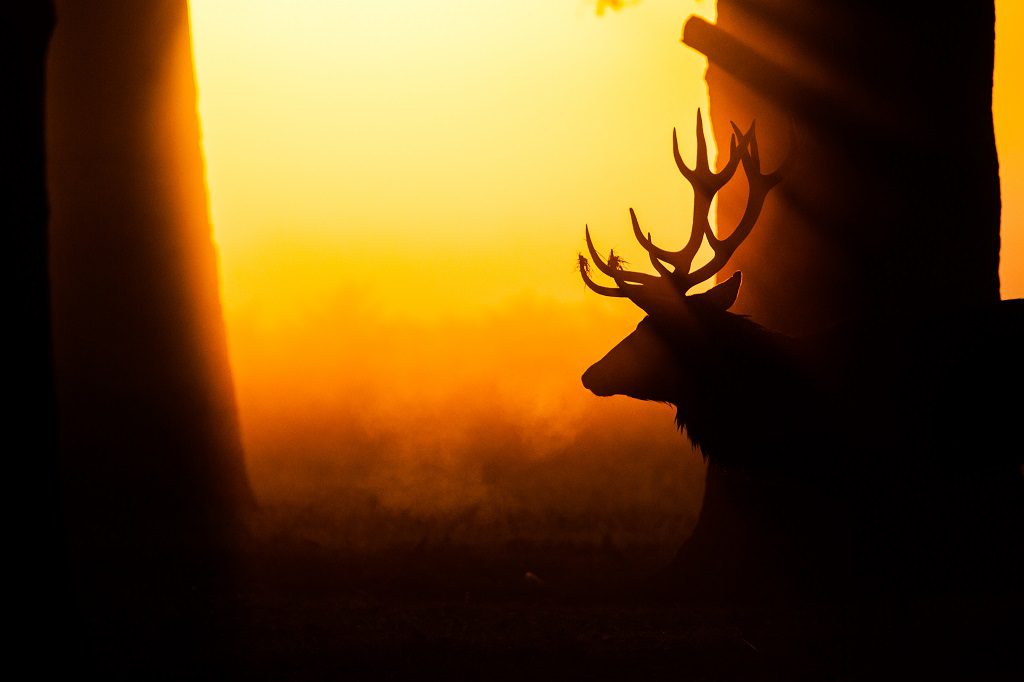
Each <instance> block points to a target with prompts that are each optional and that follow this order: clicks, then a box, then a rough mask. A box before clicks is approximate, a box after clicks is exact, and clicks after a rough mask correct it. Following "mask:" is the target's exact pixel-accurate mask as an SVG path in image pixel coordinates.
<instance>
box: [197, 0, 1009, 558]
mask: <svg viewBox="0 0 1024 682" xmlns="http://www.w3.org/2000/svg"><path fill="white" fill-rule="evenodd" d="M623 4H628V5H629V11H623V12H606V13H605V15H604V16H603V17H602V18H599V17H598V16H597V12H596V11H595V9H602V8H615V7H618V6H620V5H623ZM713 7H714V5H713V2H711V0H703V1H702V0H689V1H685V0H645V2H642V3H638V4H637V3H620V2H608V1H605V0H598V1H597V2H596V3H595V2H583V1H582V0H564V1H553V0H520V1H518V2H508V1H505V2H497V1H490V2H488V1H485V0H439V1H438V2H432V3H425V2H411V1H408V0H406V1H402V0H365V1H363V2H354V1H353V2H334V1H329V0H293V1H291V2H280V1H275V0H192V1H191V14H192V23H193V43H194V51H195V57H196V68H197V79H198V89H199V107H200V113H201V117H202V125H203V130H204V135H205V138H204V149H205V154H206V161H207V177H208V183H209V189H210V202H211V207H210V210H211V214H212V218H213V223H214V228H215V234H216V240H217V243H218V246H219V248H220V254H221V270H222V278H223V291H222V294H223V304H224V309H225V315H226V319H227V325H228V335H229V343H230V347H231V357H232V362H233V365H234V374H235V379H236V385H237V390H238V397H239V404H240V409H241V416H242V425H243V431H244V436H245V441H246V451H247V453H248V456H249V460H250V461H249V468H250V472H251V474H252V477H253V483H254V485H255V487H256V489H257V493H258V494H259V495H260V496H261V498H262V499H263V500H264V501H267V500H268V499H273V498H275V496H277V498H279V499H283V498H284V497H288V496H290V497H291V498H296V497H301V496H303V495H309V496H312V495H320V496H330V495H337V496H338V497H339V498H345V499H352V497H353V496H354V495H355V493H354V492H353V491H354V490H356V489H360V490H364V492H367V494H370V495H372V496H373V499H374V500H375V501H376V502H379V503H381V504H383V505H385V506H386V507H389V508H392V509H412V510H415V511H419V512H422V511H424V510H435V509H442V510H455V509H457V508H459V507H468V506H472V505H476V504H478V503H480V502H481V501H482V500H484V499H486V498H488V496H489V495H490V498H489V499H490V501H491V502H492V503H493V504H499V506H503V507H505V508H509V507H515V506H516V505H517V504H520V505H522V506H523V507H529V506H530V505H531V504H534V505H535V503H538V499H539V498H541V497H545V496H547V497H546V498H545V500H546V502H543V503H547V504H551V505H554V504H556V502H554V500H560V499H562V498H564V497H565V496H566V495H568V494H569V491H568V489H567V485H568V484H567V483H566V481H571V480H573V478H572V474H571V473H570V474H566V476H565V477H563V478H560V479H558V481H560V482H561V483H560V484H558V483H555V482H552V481H551V480H544V481H539V480H532V481H530V485H529V486H526V487H524V488H522V489H524V490H525V489H526V488H527V487H528V488H529V491H530V492H529V495H530V496H532V497H531V498H530V500H525V499H518V498H516V499H511V498H509V496H508V494H507V492H508V489H507V488H506V489H504V490H505V493H503V494H504V495H505V496H504V497H502V496H500V495H495V494H493V491H494V485H495V484H494V481H493V480H492V479H493V476H494V473H493V471H494V462H495V461H496V460H495V458H496V457H498V458H499V459H500V458H502V457H504V458H505V459H506V460H507V459H509V458H511V459H516V458H519V459H520V460H525V461H534V460H538V459H545V458H547V459H548V460H551V461H554V460H559V459H561V460H563V461H565V462H566V463H567V464H566V467H565V468H566V470H567V471H569V472H572V471H578V472H580V475H581V476H582V475H586V476H589V477H590V478H591V479H592V480H597V479H596V478H594V477H595V476H597V475H598V474H597V473H595V472H597V471H598V469H597V468H596V467H599V466H600V465H599V464H595V462H608V461H613V462H615V466H614V470H613V471H612V470H609V471H607V472H605V473H606V474H607V478H606V479H604V480H603V483H601V486H600V491H599V493H595V494H599V495H600V496H601V499H602V503H604V504H613V498H615V496H616V495H618V496H619V498H620V499H621V500H626V502H628V501H629V500H636V499H639V498H640V497H643V496H646V497H645V499H648V500H649V499H654V498H656V497H657V496H658V495H659V494H660V495H662V498H664V497H665V496H666V495H667V494H668V493H666V490H665V489H659V488H658V486H659V485H663V486H674V485H679V482H678V481H667V479H666V478H665V476H664V472H665V471H666V469H661V470H657V469H652V468H650V467H647V464H644V463H637V465H636V466H635V467H634V468H633V469H630V468H629V467H630V466H631V465H630V463H629V462H623V461H621V459H620V456H621V453H622V452H631V453H642V454H640V455H637V456H640V457H648V458H649V459H648V460H645V462H647V463H648V464H649V462H650V461H651V460H652V459H658V461H665V462H667V461H673V458H675V457H677V456H678V452H679V451H680V450H681V448H682V440H681V439H680V437H679V435H678V434H677V433H676V432H675V430H674V429H673V427H672V425H671V420H670V419H669V418H668V414H667V412H665V411H660V410H652V409H651V408H650V407H649V406H646V405H643V404H639V403H637V404H634V403H632V402H631V401H629V400H628V399H597V398H594V397H593V396H590V395H589V394H588V393H587V392H586V391H585V390H583V389H582V387H581V386H580V383H579V376H580V374H581V373H582V371H583V370H584V369H585V368H586V367H587V365H589V364H590V363H591V362H593V361H594V360H596V359H597V358H599V357H600V356H601V355H602V354H603V353H604V352H605V351H607V350H608V349H609V348H610V347H611V346H612V344H614V343H615V342H617V341H618V340H619V339H621V338H622V337H623V336H624V335H625V334H626V333H627V332H628V331H629V330H630V329H631V328H632V326H633V324H635V322H636V321H637V319H638V318H639V316H640V314H639V313H638V312H637V311H636V310H635V308H633V307H632V306H630V305H623V304H622V302H621V301H614V300H608V299H603V298H601V297H598V296H594V295H591V294H589V293H588V292H587V291H586V290H585V289H584V287H583V285H582V284H581V283H580V281H579V278H578V276H577V274H576V272H575V271H574V267H573V266H574V254H575V252H576V251H577V250H579V249H581V248H582V246H583V243H582V232H583V224H584V223H585V222H587V223H589V224H590V227H591V229H592V230H593V233H594V235H595V239H596V240H597V242H598V245H599V247H601V248H602V249H607V248H609V247H611V246H614V247H616V248H618V249H621V250H622V253H623V255H624V256H625V257H626V258H627V259H628V260H631V261H633V262H643V260H644V259H643V256H642V254H641V253H639V252H638V249H637V248H636V247H635V246H634V241H633V239H632V236H631V234H630V231H629V222H628V220H629V219H628V214H627V208H628V207H630V206H633V207H635V208H636V209H637V212H638V215H639V216H640V219H641V222H642V223H643V224H644V225H645V227H647V228H648V229H650V230H651V231H652V232H653V233H654V235H655V236H656V237H657V238H658V239H659V241H661V242H664V243H666V244H667V245H669V246H671V245H672V244H673V242H676V243H677V244H678V242H681V241H682V238H683V237H684V235H685V233H684V229H683V228H684V226H685V225H687V224H688V220H689V211H690V206H689V204H690V197H689V191H688V189H687V188H686V187H685V184H684V183H683V182H682V181H681V179H680V178H679V177H678V175H677V173H676V170H675V168H674V165H673V163H672V160H671V154H670V151H669V150H670V147H669V141H670V132H671V129H672V127H673V126H678V127H680V129H681V130H682V131H683V134H682V135H681V136H680V139H681V141H682V143H683V144H684V147H688V149H684V154H685V153H688V154H689V158H692V154H693V140H692V137H691V136H690V134H689V131H690V130H691V127H692V121H693V117H694V113H695V110H696V109H697V107H706V100H707V94H706V91H705V86H704V81H703V71H704V68H705V62H704V60H703V58H702V57H701V56H700V55H699V54H697V53H696V52H694V51H693V50H690V49H688V48H686V47H684V46H682V45H681V44H680V43H679V31H680V28H681V26H682V24H683V22H684V20H685V18H686V16H687V15H688V14H689V13H697V14H700V15H702V16H704V17H705V18H707V19H709V20H713V18H714V17H713V16H712V15H713ZM996 8H997V25H996V31H997V42H996V50H997V57H996V73H995V97H994V117H995V123H996V132H997V142H998V145H999V152H1000V161H1001V170H1002V192H1003V203H1004V210H1003V216H1004V217H1003V253H1002V258H1003V264H1002V270H1001V276H1002V281H1003V294H1004V297H1013V296H1024V126H1022V125H1021V124H1020V121H1022V120H1024V96H1022V94H1021V93H1024V62H1022V60H1024V51H1022V50H1020V49H1017V47H1016V46H1019V45H1021V44H1024V8H1022V7H1021V5H1020V3H1019V2H1017V1H1016V0H997V2H996ZM609 453H611V454H609ZM609 457H610V458H611V459H609ZM659 458H660V459H659ZM298 461H301V462H302V463H303V465H302V466H298ZM503 461H504V460H503ZM311 463H312V464H311ZM502 466H505V465H502ZM691 466H692V469H693V471H694V472H695V473H694V475H693V476H692V481H691V482H690V483H688V484H687V485H694V486H696V485H699V484H697V483H695V481H697V480H698V479H699V471H698V468H699V466H698V464H697V463H696V462H695V461H694V462H692V465H691ZM488 467H490V468H488ZM498 468H499V469H500V467H498ZM516 470H517V469H516V468H515V465H511V464H510V465H508V466H506V469H503V470H502V471H506V472H507V471H516ZM310 472H312V474H311V473H310ZM645 472H646V473H645ZM645 476H646V478H645ZM659 476H660V477H661V478H660V479H659V478H658V477H659ZM545 485H547V486H548V487H549V488H551V490H550V491H549V490H547V488H544V486H545ZM616 485H619V486H620V487H619V489H618V490H615V489H614V488H615V486H616ZM645 485H646V486H649V488H647V489H643V490H641V488H643V486H645ZM659 490H660V492H658V491H659ZM577 492H579V491H577ZM668 492H672V491H668ZM691 492H692V491H691ZM580 494H583V493H580ZM631 496H632V497H631ZM683 498H685V499H683ZM683 498H680V499H682V500H683V502H684V503H689V504H690V505H692V507H693V510H695V509H696V507H697V505H699V496H694V495H692V494H688V495H687V496H683ZM495 500H498V501H497V502H496V501H495ZM543 503H541V504H543ZM624 503H625V502H624ZM311 504H312V502H311ZM665 532H666V533H667V534H668V536H670V537H671V538H672V541H674V540H675V539H676V538H677V537H678V533H677V532H674V531H665Z"/></svg>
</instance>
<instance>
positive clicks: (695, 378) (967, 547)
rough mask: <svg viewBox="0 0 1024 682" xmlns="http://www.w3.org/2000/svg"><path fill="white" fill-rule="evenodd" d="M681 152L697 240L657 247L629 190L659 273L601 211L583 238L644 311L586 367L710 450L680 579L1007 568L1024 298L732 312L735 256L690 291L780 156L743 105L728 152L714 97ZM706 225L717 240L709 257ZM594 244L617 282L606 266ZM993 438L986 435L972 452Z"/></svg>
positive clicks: (822, 578) (946, 580)
mask: <svg viewBox="0 0 1024 682" xmlns="http://www.w3.org/2000/svg"><path fill="white" fill-rule="evenodd" d="M673 152H674V156H675V161H676V165H677V167H678V168H679V172H680V173H681V174H682V176H683V177H684V178H685V179H686V180H687V181H688V182H689V184H690V185H691V186H692V188H693V193H694V208H693V221H692V226H691V230H690V235H689V238H688V240H687V242H686V244H685V245H684V246H683V248H682V249H680V250H678V251H668V250H665V249H662V248H660V247H658V246H657V245H656V244H655V243H654V242H653V240H652V237H651V234H650V233H647V234H644V231H643V230H642V229H641V228H640V224H639V221H638V219H637V216H636V213H635V212H634V211H633V210H632V209H630V218H631V221H632V226H633V233H634V235H635V237H636V240H637V241H638V242H639V243H640V245H641V246H642V247H643V248H644V250H646V251H647V253H648V255H649V260H650V264H651V266H652V267H653V269H654V271H655V274H651V273H647V272H638V271H633V270H627V269H626V268H625V266H624V265H625V264H624V262H623V260H622V259H621V258H620V257H619V256H617V255H616V254H615V252H614V250H613V251H611V252H610V253H609V256H608V258H607V259H603V258H601V256H600V255H599V253H598V250H597V249H596V247H595V246H594V243H593V240H592V238H591V235H590V230H589V226H588V227H587V228H586V229H585V236H586V244H587V250H588V252H589V258H588V257H587V256H584V255H583V254H580V255H579V257H578V265H579V271H580V274H581V276H582V278H583V281H584V282H585V284H586V285H587V287H589V288H590V289H591V290H593V291H594V292H596V293H598V294H601V295H603V296H613V297H622V298H627V299H629V300H630V301H632V302H633V303H634V304H635V305H637V306H638V307H639V308H641V309H642V310H643V311H644V312H645V313H646V316H645V317H644V319H643V320H642V321H641V322H640V323H639V325H638V326H637V328H636V330H635V331H634V332H632V333H631V334H629V335H628V336H627V337H626V338H625V339H623V340H622V341H621V342H620V343H619V344H618V345H616V346H615V347H614V348H613V349H612V350H611V351H610V352H609V353H608V354H607V355H606V356H605V357H604V358H602V359H601V360H599V361H598V362H597V363H595V364H594V365H593V366H591V367H590V368H589V369H588V370H587V371H586V372H585V373H584V374H583V384H584V386H585V387H586V388H588V389H589V390H591V391H592V392H593V393H595V394H597V395H599V396H610V395H625V396H630V397H633V398H637V399H641V400H652V401H659V402H665V403H669V404H671V405H673V406H675V408H676V423H677V424H678V426H679V427H680V428H681V429H684V430H685V432H686V434H687V435H688V437H689V438H690V440H691V441H692V442H693V444H694V445H695V446H698V447H699V449H700V451H701V452H702V454H703V455H704V457H705V458H706V459H707V461H708V477H707V492H706V495H705V502H704V507H703V509H702V514H701V519H700V521H699V522H698V525H697V528H696V530H695V531H694V534H693V536H692V537H691V538H690V539H689V540H688V541H687V543H686V544H685V545H684V546H683V547H682V549H681V550H680V552H679V554H678V555H677V557H676V560H675V562H674V564H673V566H672V567H670V569H669V570H668V571H667V572H666V575H667V576H669V579H670V580H672V581H673V582H674V584H675V585H677V586H684V585H688V586H689V587H690V589H689V590H688V592H690V593H693V592H701V593H706V594H716V595H722V594H732V595H745V596H766V595H769V594H771V595H781V596H789V595H791V594H792V593H793V591H797V592H807V591H810V592H811V593H813V594H821V591H822V590H826V591H829V592H834V591H835V590H837V589H839V590H849V586H851V585H855V584H856V585H858V586H860V587H861V588H863V589H869V590H877V589H879V588H883V589H884V588H890V589H892V590H906V589H908V587H909V586H918V587H921V589H931V588H932V587H934V586H935V585H939V584H941V585H949V584H951V583H957V584H964V583H974V584H979V583H983V582H988V583H990V584H994V583H995V582H999V581H993V580H991V579H992V578H993V577H994V576H996V575H997V574H998V575H1000V576H1002V577H1003V578H1005V580H1004V581H1003V582H1006V581H1012V580H1013V575H1014V571H1016V570H1017V569H1016V568H1015V567H1018V566H1021V565H1022V563H1021V560H1020V558H1021V554H1022V552H1021V541H1022V539H1024V534H1022V533H1021V531H1022V530H1024V487H1022V482H1021V472H1020V469H1019V467H1018V463H1019V460H1020V458H1021V454H1022V452H1024V448H1013V447H1012V445H1009V446H1008V445H1007V444H1008V443H1012V442H1014V441H1015V440H1016V436H1012V439H1013V440H1010V438H1011V436H1010V434H1009V433H1008V431H1007V426H1008V425H1009V424H1011V423H1012V422H1013V421H1014V420H1013V415H1012V413H1013V411H1014V410H1015V409H1017V408H1015V407H1013V405H1014V403H1015V404H1016V405H1017V406H1018V407H1019V403H1020V401H1019V398H1018V399H1016V400H1015V401H1014V400H1010V401H1009V406H1007V403H1006V402H1005V401H1004V402H1003V403H998V401H997V400H993V399H992V396H991V391H990V390H988V389H986V384H985V381H986V379H984V377H986V376H987V377H991V376H994V375H998V373H999V372H1005V371H1006V370H1007V368H1006V367H1005V366H1000V365H998V362H997V360H998V359H999V358H1004V359H1005V358H1011V357H1016V356H1019V354H1020V349H1021V348H1024V333H1022V329H1024V325H1022V324H1021V320H1024V305H1022V302H1019V301H1017V302H1004V303H1003V304H1002V305H998V306H989V307H984V309H978V310H970V311H957V312H956V313H955V314H943V315H938V316H936V315H932V316H920V317H919V316H915V315H913V314H909V313H908V314H907V315H905V316H903V317H899V316H896V317H892V316H889V317H887V318H886V319H884V320H882V321H874V322H872V323H865V322H864V321H859V322H856V323H851V324H849V325H846V326H844V327H842V328H840V329H836V330H833V331H830V332H827V333H823V334H821V335H818V336H815V337H811V338H801V339H794V338H790V337H787V336H784V335H782V334H779V333H776V332H773V331H771V330H768V329H765V328H764V327H761V326H760V325H758V324H756V323H755V322H754V321H752V320H750V319H748V318H746V317H743V316H740V315H736V314H733V313H730V312H728V309H729V308H730V307H731V306H732V305H733V303H734V302H735V300H736V298H737V295H738V293H739V288H740V281H741V275H740V273H739V272H736V273H734V274H733V275H732V276H730V277H728V278H727V279H725V280H724V281H723V282H720V283H718V284H716V285H714V286H713V287H711V288H710V289H708V290H707V291H705V292H702V293H690V291H691V289H693V288H694V287H695V286H697V285H699V284H701V283H703V282H706V281H707V280H709V279H711V278H712V277H714V276H715V275H716V274H717V273H718V272H719V271H721V270H722V269H723V268H724V267H725V266H726V265H727V263H728V261H729V259H730V257H731V255H732V254H733V253H734V252H735V250H736V249H737V248H738V247H739V246H740V244H741V243H742V242H743V240H744V239H745V238H746V237H747V236H748V235H749V234H750V232H751V230H752V229H753V227H754V224H755V223H756V221H757V219H758V216H759V215H760V213H761V210H762V208H763V206H764V204H765V200H766V199H767V197H768V195H769V193H770V192H771V190H772V189H773V188H774V187H776V186H777V185H778V184H779V182H780V181H781V180H782V175H783V172H784V170H785V165H786V164H785V162H784V163H783V165H782V166H781V167H780V170H776V171H773V172H770V173H766V172H763V171H762V168H761V159H760V153H759V150H758V144H757V136H756V129H755V125H754V124H753V123H752V124H751V125H750V127H749V129H748V130H747V131H745V132H744V131H741V130H740V129H739V128H738V127H737V126H736V125H735V124H733V134H732V139H731V141H730V145H729V157H728V160H727V161H726V163H725V165H724V166H723V167H722V169H721V170H720V171H717V172H716V171H713V170H712V169H711V166H710V164H709V159H708V148H707V143H706V141H705V138H704V130H703V122H702V118H701V114H700V112H699V111H698V113H697V154H696V163H695V164H694V167H693V168H690V167H689V166H687V165H686V163H684V161H683V159H682V156H681V154H680V152H679V146H678V139H677V136H676V133H675V131H674V130H673ZM739 168H742V169H743V171H744V174H745V175H746V180H747V183H748V186H749V191H748V199H747V205H746V209H745V211H744V213H743V215H742V217H741V219H740V221H739V223H738V224H737V225H736V227H735V228H734V229H733V230H732V232H731V233H730V234H728V236H724V237H719V236H716V235H715V234H714V233H713V231H712V229H711V226H710V222H709V217H708V216H709V213H710V209H711V203H712V200H713V199H714V197H715V194H716V193H717V192H719V191H720V190H721V189H722V188H723V187H724V186H725V185H726V183H728V182H729V181H730V180H731V179H732V178H733V177H734V175H735V174H736V172H737V170H738V169H739ZM704 242H707V243H708V244H709V245H710V247H711V250H712V252H713V255H712V257H711V259H710V260H709V261H708V262H706V263H704V264H702V265H699V266H697V267H694V261H695V259H696V256H697V253H698V250H699V249H700V247H701V245H702V244H703V243H704ZM591 264H593V265H594V266H596V268H597V270H599V271H600V272H601V273H603V274H604V275H605V276H607V277H608V278H610V279H611V280H612V282H613V285H612V286H605V285H601V284H598V283H597V282H595V281H594V279H593V278H592V276H591ZM1013 374H1014V376H1020V374H1021V373H1020V363H1019V361H1018V362H1017V363H1016V364H1015V365H1013ZM1017 390H1018V391H1019V387H1018V388H1017ZM986 394H987V395H988V396H989V399H988V400H985V399H983V398H984V396H985V395H986ZM979 398H982V400H980V402H979V400H978V399H979ZM971 401H973V402H971ZM993 405H995V406H996V407H995V408H993ZM1000 405H1001V407H1000ZM978 443H981V446H982V450H983V451H984V452H982V453H981V455H980V456H979V457H966V456H965V453H966V452H971V451H972V450H973V448H972V444H978ZM1007 452H1009V453H1010V454H1009V455H1007ZM924 586H928V587H924ZM684 589H686V588H684Z"/></svg>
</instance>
